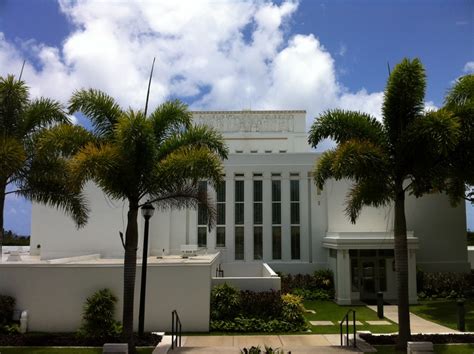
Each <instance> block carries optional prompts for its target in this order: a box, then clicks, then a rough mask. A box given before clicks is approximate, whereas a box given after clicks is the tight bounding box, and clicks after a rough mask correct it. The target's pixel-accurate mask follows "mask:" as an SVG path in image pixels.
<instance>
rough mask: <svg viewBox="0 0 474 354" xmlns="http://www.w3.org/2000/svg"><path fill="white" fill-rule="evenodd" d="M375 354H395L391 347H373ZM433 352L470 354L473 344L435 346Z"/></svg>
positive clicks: (473, 348)
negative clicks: (375, 350)
mask: <svg viewBox="0 0 474 354" xmlns="http://www.w3.org/2000/svg"><path fill="white" fill-rule="evenodd" d="M374 347H375V348H376V349H377V353H380V354H396V353H400V352H397V351H395V347H394V346H393V345H375V346H374ZM434 352H435V353H437V354H472V353H473V352H474V344H449V345H448V344H435V346H434Z"/></svg>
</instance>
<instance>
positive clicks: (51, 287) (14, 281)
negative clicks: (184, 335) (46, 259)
mask: <svg viewBox="0 0 474 354" xmlns="http://www.w3.org/2000/svg"><path fill="white" fill-rule="evenodd" d="M210 273H211V265H192V266H184V265H175V266H169V265H163V266H161V265H160V266H157V265H149V266H148V274H147V297H146V299H147V301H146V320H145V330H146V331H168V330H170V328H171V311H172V310H175V309H176V310H177V311H178V314H179V316H180V318H181V322H182V324H183V331H208V330H209V311H210V289H211V274H210ZM140 274H141V267H140V266H138V267H137V282H136V286H135V329H137V326H138V324H137V321H138V303H139V284H140V280H139V279H140ZM102 288H109V289H111V290H112V292H113V293H114V294H115V295H116V296H117V297H118V299H119V300H118V303H117V306H116V319H117V320H121V317H122V306H123V303H122V291H123V266H122V265H77V264H76V265H65V264H54V265H38V264H35V265H28V264H23V265H2V266H1V269H0V294H3V295H10V296H13V297H14V298H15V299H16V303H17V304H16V307H17V308H18V309H26V310H28V313H29V324H28V327H29V330H30V331H45V332H49V331H57V332H73V331H76V330H77V329H78V327H79V326H80V323H81V319H82V310H83V305H84V302H85V300H86V298H87V297H89V296H90V295H92V294H93V293H94V292H95V291H97V290H99V289H102Z"/></svg>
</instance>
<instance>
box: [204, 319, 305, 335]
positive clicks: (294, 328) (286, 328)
mask: <svg viewBox="0 0 474 354" xmlns="http://www.w3.org/2000/svg"><path fill="white" fill-rule="evenodd" d="M306 329H307V325H306V323H303V324H293V323H290V322H286V321H281V320H276V319H275V320H263V319H260V318H244V317H236V318H234V320H232V321H229V320H227V321H219V320H214V321H211V330H212V331H219V332H265V333H274V332H299V331H304V330H306Z"/></svg>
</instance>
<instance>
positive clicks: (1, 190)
mask: <svg viewBox="0 0 474 354" xmlns="http://www.w3.org/2000/svg"><path fill="white" fill-rule="evenodd" d="M5 190H6V185H5V184H2V185H0V259H1V258H2V255H3V223H4V220H3V212H4V211H5Z"/></svg>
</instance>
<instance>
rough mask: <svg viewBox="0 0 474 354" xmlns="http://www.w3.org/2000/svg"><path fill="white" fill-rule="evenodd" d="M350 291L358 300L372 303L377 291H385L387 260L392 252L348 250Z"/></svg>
mask: <svg viewBox="0 0 474 354" xmlns="http://www.w3.org/2000/svg"><path fill="white" fill-rule="evenodd" d="M349 255H350V259H351V284H352V291H353V292H359V294H360V300H362V301H373V300H375V299H376V298H377V293H378V292H379V291H382V292H383V291H387V258H393V250H350V251H349Z"/></svg>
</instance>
